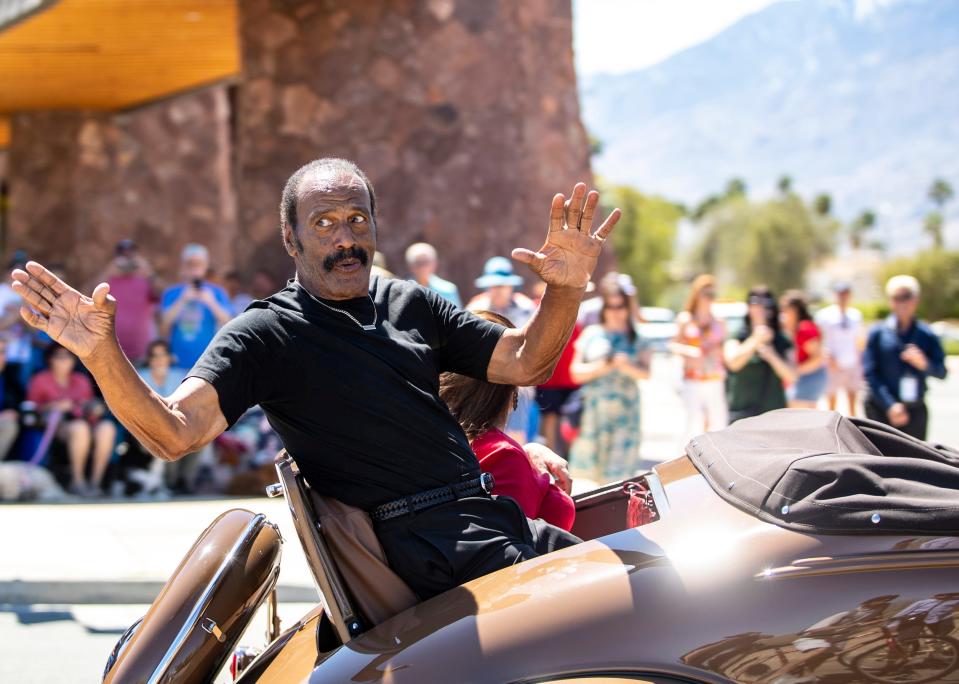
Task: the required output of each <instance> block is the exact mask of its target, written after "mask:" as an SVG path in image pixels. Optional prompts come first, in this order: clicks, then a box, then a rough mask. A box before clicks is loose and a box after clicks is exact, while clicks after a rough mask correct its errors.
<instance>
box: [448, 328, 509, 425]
mask: <svg viewBox="0 0 959 684" xmlns="http://www.w3.org/2000/svg"><path fill="white" fill-rule="evenodd" d="M475 314H476V315H477V316H479V317H480V318H485V319H486V320H488V321H493V322H494V323H499V324H500V325H502V326H504V327H506V328H515V327H516V326H515V325H513V324H512V323H511V322H510V320H509V319H508V318H506V317H505V316H500V315H499V314H498V313H494V312H492V311H476V312H475ZM517 396H518V395H517V389H516V386H515V385H496V384H494V383H492V382H487V381H485V380H476V379H475V378H470V377H467V376H465V375H460V374H459V373H443V374H442V375H440V398H441V399H442V400H443V401H444V402H446V406H447V407H448V408H449V410H450V413H452V414H453V417H454V418H456V421H457V422H458V423H459V424H460V427H462V428H463V432H465V433H466V436H467V437H468V438H469V439H470V440H471V441H472V440H473V439H475V438H476V437H478V436H479V435H481V434H483V433H484V432H486V431H487V430H490V429H492V428H495V427H499V426H500V425H502V424H503V423H505V422H506V418H507V416H508V415H509V412H510V410H511V409H513V408H515V407H516V401H517Z"/></svg>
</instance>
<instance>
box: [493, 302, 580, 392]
mask: <svg viewBox="0 0 959 684" xmlns="http://www.w3.org/2000/svg"><path fill="white" fill-rule="evenodd" d="M583 291H584V288H578V287H577V288H555V287H547V288H546V293H545V294H544V295H543V300H542V301H541V302H540V305H539V308H537V310H536V311H535V312H534V313H533V317H532V318H531V319H530V320H529V321H528V322H527V323H526V325H524V326H523V327H522V328H518V329H510V330H507V331H506V332H504V333H503V336H502V337H501V338H500V341H499V343H497V345H496V349H494V350H493V357H492V359H490V363H489V367H488V368H487V373H486V376H487V380H489V381H490V382H494V383H499V384H503V385H521V386H530V385H538V384H541V383H543V382H545V381H546V380H547V379H548V378H549V376H550V375H551V374H552V372H553V368H554V367H555V366H556V361H557V360H558V359H559V355H560V354H561V353H562V351H563V347H565V346H566V342H567V341H568V340H569V336H570V334H571V333H572V332H573V326H575V325H576V314H577V313H578V312H579V303H580V301H582V299H583Z"/></svg>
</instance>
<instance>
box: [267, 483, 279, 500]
mask: <svg viewBox="0 0 959 684" xmlns="http://www.w3.org/2000/svg"><path fill="white" fill-rule="evenodd" d="M266 495H267V496H268V497H270V498H271V499H275V498H277V497H278V496H283V483H282V482H274V483H273V484H271V485H267V486H266Z"/></svg>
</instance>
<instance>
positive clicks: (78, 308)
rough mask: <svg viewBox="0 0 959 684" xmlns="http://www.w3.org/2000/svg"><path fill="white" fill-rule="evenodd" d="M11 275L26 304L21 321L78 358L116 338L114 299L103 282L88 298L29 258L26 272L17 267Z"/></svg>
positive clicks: (15, 289) (15, 288) (16, 290)
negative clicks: (47, 336)
mask: <svg viewBox="0 0 959 684" xmlns="http://www.w3.org/2000/svg"><path fill="white" fill-rule="evenodd" d="M11 276H12V277H13V289H14V291H15V292H16V293H17V294H18V295H20V296H21V297H23V299H24V301H25V302H26V303H27V304H28V305H29V306H22V307H20V315H21V316H22V317H23V320H25V321H26V322H27V323H29V324H30V325H32V326H33V327H34V328H36V329H38V330H42V331H44V332H45V333H47V335H49V336H50V337H51V338H52V339H53V340H54V341H55V342H58V343H59V344H62V345H63V346H64V347H66V348H67V349H69V350H70V351H72V352H73V353H74V354H76V355H77V356H78V357H80V359H81V360H83V359H86V358H89V357H90V355H91V354H93V353H94V352H95V351H96V350H97V349H98V348H99V347H100V346H101V345H103V344H104V343H110V342H113V341H114V340H116V333H115V332H114V318H115V316H116V311H117V300H116V299H114V298H113V297H112V296H111V295H110V286H109V285H107V284H106V283H100V284H99V285H97V286H96V288H95V289H94V290H93V296H92V297H87V296H86V295H82V294H80V293H79V292H77V291H76V290H74V289H73V288H72V287H70V286H69V285H67V284H66V283H65V282H63V281H62V280H60V279H59V278H57V277H56V276H55V275H53V274H52V273H51V272H50V271H48V270H47V269H45V268H44V267H43V266H41V265H40V264H38V263H37V262H35V261H28V262H27V265H26V271H21V270H20V269H16V270H14V271H13V273H12V274H11Z"/></svg>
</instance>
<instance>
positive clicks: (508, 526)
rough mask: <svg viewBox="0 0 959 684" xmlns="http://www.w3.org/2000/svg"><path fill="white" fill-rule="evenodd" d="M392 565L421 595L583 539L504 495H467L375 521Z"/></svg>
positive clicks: (436, 592) (450, 586) (440, 590)
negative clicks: (534, 515)
mask: <svg viewBox="0 0 959 684" xmlns="http://www.w3.org/2000/svg"><path fill="white" fill-rule="evenodd" d="M374 527H375V529H376V536H377V537H379V540H380V543H381V544H382V545H383V550H384V551H385V552H386V558H387V560H388V561H389V563H390V567H391V568H392V569H393V571H394V572H395V573H396V574H397V575H399V576H400V577H401V578H402V579H403V581H405V582H406V583H407V584H408V585H409V586H410V588H411V589H412V590H413V591H414V592H416V594H417V595H418V596H419V597H420V598H421V599H423V600H426V599H428V598H430V597H431V596H435V595H436V594H439V593H441V592H444V591H446V590H447V589H452V588H453V587H456V586H459V585H460V584H463V583H464V582H468V581H469V580H472V579H476V578H477V577H482V576H483V575H487V574H489V573H491V572H494V571H496V570H499V569H501V568H505V567H508V566H510V565H514V564H515V563H519V562H521V561H524V560H528V559H530V558H535V557H536V556H540V555H542V554H544V553H550V552H551V551H555V550H556V549H561V548H564V547H567V546H572V545H573V544H578V543H580V542H581V541H582V540H581V539H580V538H579V537H577V536H575V535H572V534H570V533H569V532H566V531H565V530H561V529H560V528H558V527H555V526H553V525H550V524H548V523H546V522H543V521H542V520H530V519H528V518H527V517H526V516H525V515H523V511H522V509H520V507H519V504H517V503H516V502H515V501H513V500H512V499H510V498H509V497H505V496H494V497H492V498H487V497H468V498H465V499H460V500H459V501H452V502H450V503H447V504H442V505H440V506H436V507H435V508H430V509H427V510H425V511H420V512H419V513H416V514H415V515H404V516H400V517H398V518H393V519H392V520H386V521H383V522H378V523H374Z"/></svg>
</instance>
